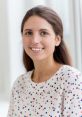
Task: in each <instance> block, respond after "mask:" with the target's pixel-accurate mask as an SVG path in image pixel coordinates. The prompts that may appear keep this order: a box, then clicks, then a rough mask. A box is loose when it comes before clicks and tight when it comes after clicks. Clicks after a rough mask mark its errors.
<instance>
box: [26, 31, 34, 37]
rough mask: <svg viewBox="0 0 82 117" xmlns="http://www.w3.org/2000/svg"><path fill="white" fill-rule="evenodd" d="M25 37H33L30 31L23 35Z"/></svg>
mask: <svg viewBox="0 0 82 117" xmlns="http://www.w3.org/2000/svg"><path fill="white" fill-rule="evenodd" d="M24 35H25V36H32V35H33V32H32V31H27V32H25V33H24Z"/></svg>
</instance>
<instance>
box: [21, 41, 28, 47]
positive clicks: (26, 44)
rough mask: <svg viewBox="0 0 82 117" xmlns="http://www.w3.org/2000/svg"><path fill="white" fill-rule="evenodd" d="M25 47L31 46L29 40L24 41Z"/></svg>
mask: <svg viewBox="0 0 82 117" xmlns="http://www.w3.org/2000/svg"><path fill="white" fill-rule="evenodd" d="M22 42H23V46H24V47H27V46H28V45H29V41H28V40H27V39H22Z"/></svg>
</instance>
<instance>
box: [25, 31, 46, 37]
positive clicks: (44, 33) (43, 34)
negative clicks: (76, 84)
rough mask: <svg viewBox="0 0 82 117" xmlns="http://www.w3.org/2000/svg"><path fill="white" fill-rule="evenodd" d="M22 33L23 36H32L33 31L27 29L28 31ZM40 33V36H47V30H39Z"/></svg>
mask: <svg viewBox="0 0 82 117" xmlns="http://www.w3.org/2000/svg"><path fill="white" fill-rule="evenodd" d="M24 35H25V36H32V35H33V32H32V31H28V32H25V33H24ZM40 35H41V36H47V35H48V32H46V31H42V32H40Z"/></svg>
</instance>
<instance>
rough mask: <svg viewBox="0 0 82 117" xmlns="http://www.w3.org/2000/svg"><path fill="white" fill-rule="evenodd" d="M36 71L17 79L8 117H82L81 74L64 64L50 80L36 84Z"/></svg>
mask: <svg viewBox="0 0 82 117" xmlns="http://www.w3.org/2000/svg"><path fill="white" fill-rule="evenodd" d="M32 72H33V71H29V72H27V73H25V74H23V75H21V76H20V77H19V78H17V80H16V81H15V82H14V85H13V88H12V92H11V98H10V105H9V111H8V116H7V117H82V75H81V73H80V72H79V71H78V70H77V69H75V68H73V67H71V66H68V65H63V66H62V67H61V68H60V69H59V70H58V71H57V72H56V73H54V75H53V76H52V77H51V78H50V79H49V80H47V81H45V82H41V83H35V82H33V81H32V80H31V75H32Z"/></svg>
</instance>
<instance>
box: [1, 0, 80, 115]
mask: <svg viewBox="0 0 82 117" xmlns="http://www.w3.org/2000/svg"><path fill="white" fill-rule="evenodd" d="M41 4H42V5H46V6H49V7H51V8H52V9H54V10H55V11H56V12H57V13H58V14H59V15H60V17H61V19H62V21H63V24H64V39H65V41H66V43H67V45H68V48H69V51H70V53H71V55H72V59H73V64H74V66H75V67H76V68H78V69H79V70H80V71H81V72H82V53H81V51H82V30H81V29H82V0H0V117H6V116H7V111H8V105H9V96H10V90H11V88H12V85H13V82H14V81H15V80H16V78H17V77H18V76H19V75H20V74H22V73H24V72H25V70H24V67H23V64H22V39H21V33H20V26H21V21H22V18H23V16H24V15H25V13H26V11H27V10H28V9H29V8H31V7H34V6H36V5H41Z"/></svg>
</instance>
